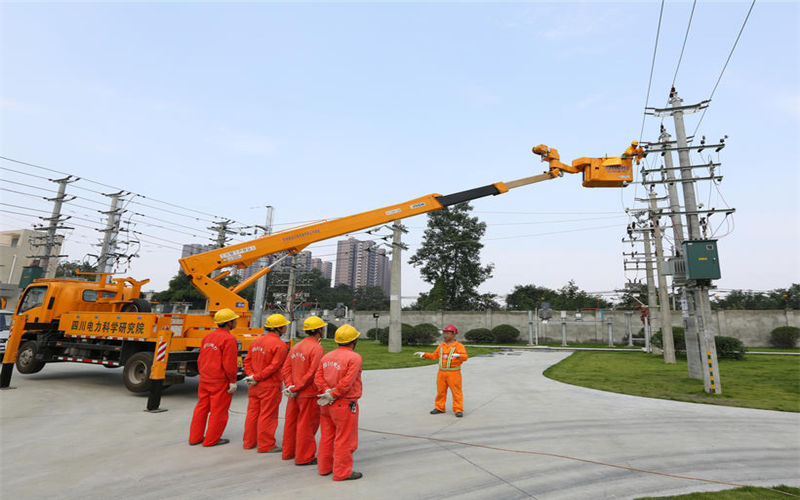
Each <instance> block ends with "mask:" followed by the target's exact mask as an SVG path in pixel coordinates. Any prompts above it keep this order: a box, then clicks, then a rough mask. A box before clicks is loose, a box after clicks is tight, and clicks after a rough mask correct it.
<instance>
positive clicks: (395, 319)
mask: <svg viewBox="0 0 800 500" xmlns="http://www.w3.org/2000/svg"><path fill="white" fill-rule="evenodd" d="M392 232H393V234H392V283H391V289H390V294H389V352H400V351H402V343H403V342H402V335H403V331H402V317H401V315H402V312H401V311H402V303H401V301H400V298H401V297H400V294H401V287H400V271H401V269H402V265H403V262H402V260H401V258H400V253H401V251H402V250H406V249H407V247H406V246H405V245H403V242H402V241H401V235H402V233H406V232H408V231H407V230H406V228H404V227H403V225H402V224H400V222H398V221H395V222H394V224H392Z"/></svg>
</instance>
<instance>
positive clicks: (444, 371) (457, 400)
mask: <svg viewBox="0 0 800 500" xmlns="http://www.w3.org/2000/svg"><path fill="white" fill-rule="evenodd" d="M455 353H458V354H459V355H460V357H458V358H453V357H452V354H455ZM423 356H424V357H425V358H427V359H438V360H439V373H438V375H437V376H436V402H435V406H436V409H437V410H439V411H442V412H443V411H445V404H446V403H447V389H448V388H450V392H451V393H453V411H454V412H463V411H464V394H463V393H462V392H461V364H462V363H463V362H464V361H466V360H467V358H468V356H467V350H466V349H465V348H464V345H463V344H462V343H461V342H459V341H457V340H454V341H453V342H451V343H449V344H448V343H447V342H442V343H441V344H439V345H438V346H437V347H436V350H435V351H433V352H426V353H423Z"/></svg>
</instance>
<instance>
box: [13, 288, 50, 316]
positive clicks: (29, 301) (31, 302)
mask: <svg viewBox="0 0 800 500" xmlns="http://www.w3.org/2000/svg"><path fill="white" fill-rule="evenodd" d="M45 294H47V287H46V286H33V287H30V288H28V290H27V291H26V292H25V296H24V297H22V301H21V302H20V303H19V312H20V313H24V312H25V311H27V310H28V309H33V308H34V307H39V306H41V305H42V304H44V296H45Z"/></svg>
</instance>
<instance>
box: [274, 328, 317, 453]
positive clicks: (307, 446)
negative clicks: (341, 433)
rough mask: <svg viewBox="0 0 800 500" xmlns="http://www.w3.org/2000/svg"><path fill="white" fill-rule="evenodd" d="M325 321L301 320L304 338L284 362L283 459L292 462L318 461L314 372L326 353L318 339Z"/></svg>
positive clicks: (282, 371) (282, 375)
mask: <svg viewBox="0 0 800 500" xmlns="http://www.w3.org/2000/svg"><path fill="white" fill-rule="evenodd" d="M326 326H328V324H327V323H325V322H324V321H322V318H320V317H319V316H309V317H308V318H306V320H305V321H304V322H303V331H305V332H306V335H307V337H306V338H304V339H303V340H301V341H300V343H298V344H295V346H294V347H292V349H291V351H289V356H288V357H287V358H286V361H285V362H284V363H283V369H282V370H281V377H282V378H283V385H285V386H286V389H284V390H283V394H284V395H285V396H286V397H287V398H288V399H287V400H286V418H285V419H284V424H283V459H284V460H291V459H293V458H294V463H295V465H314V464H316V463H317V459H316V453H317V442H316V438H315V437H314V436H315V435H316V434H317V429H319V405H318V404H316V403H317V402H316V400H315V399H314V398H316V396H317V392H318V391H317V388H316V386H315V385H314V375H315V374H316V373H317V368H318V367H319V361H320V359H322V355H323V354H325V349H323V348H322V345H321V344H320V341H321V340H322V336H323V335H324V334H325V327H326Z"/></svg>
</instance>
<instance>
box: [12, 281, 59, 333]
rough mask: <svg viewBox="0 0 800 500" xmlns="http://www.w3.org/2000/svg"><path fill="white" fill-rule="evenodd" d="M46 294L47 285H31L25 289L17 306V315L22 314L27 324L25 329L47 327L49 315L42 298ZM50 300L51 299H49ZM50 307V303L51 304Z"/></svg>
mask: <svg viewBox="0 0 800 500" xmlns="http://www.w3.org/2000/svg"><path fill="white" fill-rule="evenodd" d="M46 296H47V285H33V286H29V287H28V288H27V289H26V290H25V294H24V295H23V296H22V299H21V300H20V301H19V305H18V306H17V316H24V317H25V323H26V324H27V325H28V326H27V327H26V330H32V329H33V330H36V329H39V328H37V327H40V328H45V327H49V326H50V323H49V322H48V321H47V319H48V317H49V315H48V314H47V311H46V310H45V305H44V299H45V297H46ZM51 302H52V300H51ZM51 307H52V305H51Z"/></svg>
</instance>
